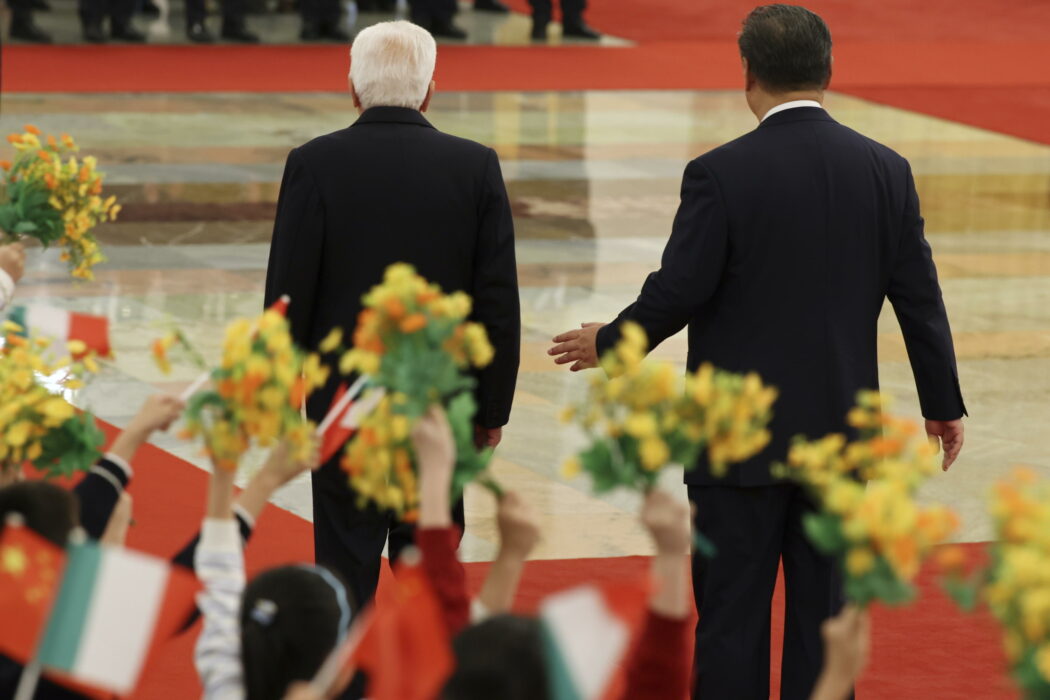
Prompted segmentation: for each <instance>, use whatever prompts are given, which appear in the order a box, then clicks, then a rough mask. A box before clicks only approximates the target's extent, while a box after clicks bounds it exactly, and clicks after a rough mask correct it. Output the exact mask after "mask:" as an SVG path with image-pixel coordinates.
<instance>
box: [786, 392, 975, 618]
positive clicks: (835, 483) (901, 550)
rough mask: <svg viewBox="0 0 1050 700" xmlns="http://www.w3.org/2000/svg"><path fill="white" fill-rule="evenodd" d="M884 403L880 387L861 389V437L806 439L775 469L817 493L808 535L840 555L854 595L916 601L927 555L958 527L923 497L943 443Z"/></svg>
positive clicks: (855, 415) (863, 600)
mask: <svg viewBox="0 0 1050 700" xmlns="http://www.w3.org/2000/svg"><path fill="white" fill-rule="evenodd" d="M882 408H883V401H882V399H881V398H880V397H879V395H878V394H877V393H873V392H864V393H862V394H860V395H859V397H858V406H857V407H856V408H855V409H854V410H853V411H851V412H850V415H849V423H850V425H851V426H852V427H854V428H855V429H857V430H859V431H860V436H859V439H858V440H856V441H854V442H849V443H847V441H846V438H845V437H844V436H842V435H829V436H827V437H825V438H822V439H820V440H814V441H806V440H802V439H798V440H796V441H795V443H794V444H793V445H792V447H791V449H790V451H789V453H788V459H787V463H786V464H782V465H778V466H777V467H775V469H774V473H777V474H778V475H779V476H782V477H785V478H789V479H791V480H794V481H797V482H799V483H800V484H802V485H803V486H805V487H807V488H808V490H809V491H810V493H811V494H812V496H813V498H814V500H815V501H816V504H817V512H814V513H810V514H808V515H807V516H806V517H805V520H804V521H803V526H804V528H805V530H806V534H807V536H808V537H809V539H810V541H811V542H812V543H813V544H814V546H815V547H816V548H817V549H819V550H820V551H822V552H823V553H824V554H827V555H829V556H833V557H836V558H837V559H838V560H839V561H840V564H841V567H842V569H843V572H844V575H845V580H846V595H847V597H848V598H849V599H850V600H852V601H853V602H854V603H856V604H857V605H860V606H867V605H868V604H870V603H871V602H872V601H874V600H880V601H882V602H884V603H887V604H890V605H896V604H902V603H906V602H909V601H911V600H912V599H913V598H914V596H915V588H914V585H913V582H914V580H915V577H916V576H917V575H918V573H919V568H920V566H921V564H922V562H923V560H924V559H925V558H927V557H928V556H929V555H931V554H932V553H933V551H934V547H936V546H937V545H940V544H943V543H944V542H945V541H946V540H947V539H948V537H949V536H950V535H951V534H952V532H954V531H955V529H956V528H957V527H958V518H957V516H956V515H955V513H954V512H953V511H951V510H950V509H948V508H946V507H944V506H941V505H931V506H923V505H920V504H919V503H917V502H916V500H915V491H916V489H917V488H918V486H919V484H920V483H921V482H922V480H923V479H924V478H926V477H928V476H929V475H930V474H932V473H933V472H934V471H936V460H935V457H936V454H935V452H936V451H935V449H934V448H933V447H932V446H931V445H930V443H928V442H926V441H925V440H918V439H917V435H918V429H917V427H916V426H915V424H914V423H912V422H911V421H907V420H903V419H900V418H896V417H893V416H889V415H886V414H884V413H883V410H882ZM864 480H868V482H867V484H866V485H865V483H864Z"/></svg>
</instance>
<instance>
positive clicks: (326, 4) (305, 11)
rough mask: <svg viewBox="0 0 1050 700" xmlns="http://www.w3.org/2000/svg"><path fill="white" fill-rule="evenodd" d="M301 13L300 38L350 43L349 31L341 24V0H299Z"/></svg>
mask: <svg viewBox="0 0 1050 700" xmlns="http://www.w3.org/2000/svg"><path fill="white" fill-rule="evenodd" d="M299 13H300V14H301V15H302V18H303V28H302V31H300V32H299V38H300V39H302V40H303V41H338V42H340V43H343V44H349V43H350V40H351V38H352V37H351V36H350V34H349V32H347V31H346V30H345V29H343V28H342V27H340V26H339V23H340V21H341V20H342V17H343V9H342V7H340V5H339V0H299Z"/></svg>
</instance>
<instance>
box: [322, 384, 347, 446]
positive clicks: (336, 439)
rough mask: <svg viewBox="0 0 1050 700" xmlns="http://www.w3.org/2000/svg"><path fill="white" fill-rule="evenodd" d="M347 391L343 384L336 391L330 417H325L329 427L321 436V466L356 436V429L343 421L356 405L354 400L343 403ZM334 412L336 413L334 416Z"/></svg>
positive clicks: (329, 412) (329, 410) (330, 408)
mask: <svg viewBox="0 0 1050 700" xmlns="http://www.w3.org/2000/svg"><path fill="white" fill-rule="evenodd" d="M346 391H347V386H346V383H345V382H343V383H341V384H340V385H339V388H338V389H336V392H335V396H334V397H332V405H331V407H329V409H328V415H327V416H326V417H325V421H326V422H328V427H327V428H326V429H325V431H324V435H322V436H321V464H324V463H325V462H327V461H328V460H330V459H331V458H332V457H334V456H335V453H336V452H338V451H339V448H341V447H342V446H343V445H344V444H345V443H346V441H347V440H349V439H350V436H351V435H353V434H354V430H355V428H353V427H346V426H344V425H343V422H344V421H343V419H344V418H345V417H346V414H347V413H348V412H349V411H350V408H351V407H352V406H353V405H354V402H353V401H352V400H350V401H343V397H344V396H345V395H346ZM340 403H342V406H340V405H339V404H340ZM333 411H334V412H335V413H334V415H333Z"/></svg>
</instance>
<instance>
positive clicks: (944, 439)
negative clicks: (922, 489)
mask: <svg viewBox="0 0 1050 700" xmlns="http://www.w3.org/2000/svg"><path fill="white" fill-rule="evenodd" d="M926 434H927V435H928V436H929V437H930V439H931V440H934V441H936V442H937V443H938V444H939V445H940V446H941V449H943V450H944V462H943V463H942V465H941V468H942V469H944V471H948V469H949V468H950V467H951V466H952V464H953V463H954V462H955V459H956V458H957V457H958V456H959V452H960V451H961V450H962V446H963V422H962V419H961V418H960V419H959V420H928V421H926Z"/></svg>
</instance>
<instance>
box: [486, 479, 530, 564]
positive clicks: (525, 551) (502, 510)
mask: <svg viewBox="0 0 1050 700" xmlns="http://www.w3.org/2000/svg"><path fill="white" fill-rule="evenodd" d="M496 522H497V523H498V525H499V537H500V554H501V555H506V556H510V557H513V558H515V559H521V560H524V559H526V558H527V557H528V556H529V554H530V553H531V552H532V550H533V549H535V547H536V545H537V544H539V541H540V526H539V522H538V521H537V520H536V516H535V515H534V514H533V512H532V509H531V508H530V507H529V504H528V503H527V502H526V501H525V499H523V498H522V497H521V496H520V495H519V494H517V493H515V492H513V491H510V492H507V493H505V494H504V495H503V498H501V499H500V501H499V507H498V510H497V513H496Z"/></svg>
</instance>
